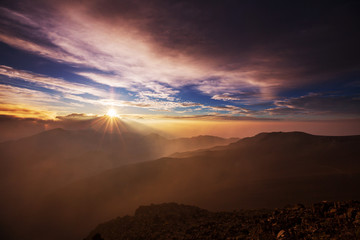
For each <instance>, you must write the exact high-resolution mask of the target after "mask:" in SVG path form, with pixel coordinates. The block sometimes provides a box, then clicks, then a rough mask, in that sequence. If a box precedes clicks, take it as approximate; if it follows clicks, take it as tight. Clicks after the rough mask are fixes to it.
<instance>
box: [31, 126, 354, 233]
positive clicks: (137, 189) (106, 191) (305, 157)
mask: <svg viewBox="0 0 360 240" xmlns="http://www.w3.org/2000/svg"><path fill="white" fill-rule="evenodd" d="M359 146H360V136H345V137H328V136H314V135H309V134H305V133H301V132H290V133H281V132H278V133H262V134H258V135H256V136H254V137H251V138H245V139H242V140H239V141H238V142H236V143H232V144H230V145H228V146H223V147H215V148H211V149H207V150H198V151H195V152H187V153H184V154H176V155H174V156H177V157H168V158H161V159H159V160H156V161H148V162H144V163H137V164H131V165H126V166H122V167H119V168H116V169H112V170H108V171H105V172H103V173H101V174H98V175H96V176H93V177H90V178H87V179H83V180H79V181H77V182H74V183H72V184H71V185H68V186H66V187H64V188H62V189H61V190H58V191H54V192H53V193H52V194H50V195H48V196H47V198H46V200H44V201H42V202H41V203H39V205H41V207H39V208H38V209H37V210H36V213H34V216H37V217H38V218H39V219H40V221H39V222H38V224H37V227H38V228H36V224H34V225H33V226H32V228H31V229H32V231H35V232H36V231H37V232H38V233H41V234H43V238H44V239H46V238H48V234H49V233H53V232H57V234H56V237H58V238H59V239H61V238H67V239H75V238H74V237H75V236H77V238H79V237H81V234H82V235H84V234H85V233H86V231H88V230H89V229H91V228H93V227H94V226H95V225H96V224H98V223H99V222H102V221H106V220H108V219H111V218H113V217H115V216H119V215H124V214H129V213H131V212H132V211H134V210H135V209H136V208H137V207H138V206H139V205H144V204H150V203H162V202H178V203H183V204H191V205H196V206H199V207H202V208H206V209H209V210H217V211H219V210H221V211H223V210H232V209H239V208H264V207H266V208H272V207H281V206H284V205H285V204H291V203H298V202H302V203H305V204H309V203H313V202H317V201H322V200H334V201H335V200H336V201H338V200H351V199H360V193H359V191H358V186H359V184H360V162H359V159H360V158H359V157H360V148H359ZM43 219H46V221H41V220H43ZM48 219H56V221H48ZM35 223H36V222H35ZM75 225H76V228H75V229H74V226H75ZM36 229H38V230H36ZM44 229H46V230H47V231H49V232H46V231H44ZM59 229H62V231H59Z"/></svg>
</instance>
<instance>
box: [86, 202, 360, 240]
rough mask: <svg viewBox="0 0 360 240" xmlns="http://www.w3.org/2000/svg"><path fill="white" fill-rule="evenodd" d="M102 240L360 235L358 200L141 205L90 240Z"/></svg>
mask: <svg viewBox="0 0 360 240" xmlns="http://www.w3.org/2000/svg"><path fill="white" fill-rule="evenodd" d="M101 239H102V240H120V239H129V240H130V239H131V240H135V239H139V240H140V239H154V240H155V239H228V240H237V239H261V240H267V239H269V240H270V239H360V201H349V202H320V203H316V204H314V205H312V206H307V207H305V206H303V205H302V204H297V205H295V206H289V207H286V208H283V209H275V210H241V211H234V212H217V213H214V212H209V211H207V210H203V209H200V208H198V207H193V206H186V205H179V204H176V203H164V204H160V205H150V206H141V207H139V208H138V209H137V210H136V212H135V215H134V216H125V217H119V218H116V219H114V220H111V221H109V222H107V223H103V224H101V225H99V226H98V227H97V228H96V229H95V230H94V231H92V232H91V233H90V235H89V236H88V237H87V238H86V240H101Z"/></svg>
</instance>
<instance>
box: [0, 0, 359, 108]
mask: <svg viewBox="0 0 360 240" xmlns="http://www.w3.org/2000/svg"><path fill="white" fill-rule="evenodd" d="M20 5H21V7H19V6H20ZM3 6H4V7H2V8H0V12H1V15H2V18H1V19H0V29H1V31H0V41H2V42H5V43H7V44H9V45H11V46H13V47H16V48H20V49H22V50H26V51H29V52H31V53H34V54H37V55H41V56H44V57H47V58H49V59H52V60H55V61H57V62H62V63H66V64H69V65H71V66H74V67H77V68H78V69H79V71H77V72H76V73H77V74H78V75H81V76H84V77H86V78H88V79H91V80H93V81H95V82H98V83H102V84H104V85H107V86H110V87H115V88H125V89H127V90H128V91H132V92H136V94H138V95H137V96H136V97H137V98H138V99H136V100H135V101H124V100H116V101H115V100H113V99H109V97H108V96H107V95H106V93H102V92H96V89H92V88H90V87H89V88H84V86H79V85H77V84H75V83H72V85H69V84H70V83H69V82H66V81H63V82H59V81H60V80H59V79H53V78H47V77H45V76H42V77H41V76H36V80H34V79H35V78H34V76H31V77H27V78H24V79H28V81H30V80H29V79H32V80H31V81H36V83H37V84H39V85H42V86H44V87H46V88H49V89H54V90H56V91H61V92H67V96H68V97H69V99H72V100H74V101H79V102H81V101H82V102H83V103H85V102H86V103H89V104H97V105H98V104H102V105H106V104H109V103H111V102H114V101H115V102H114V104H117V105H119V106H133V107H141V108H148V109H153V110H155V109H157V110H169V109H175V108H177V107H181V104H180V103H177V100H178V98H179V95H181V90H182V88H184V87H186V86H190V85H191V86H194V88H195V89H197V90H199V91H200V92H201V93H202V94H204V95H207V96H209V97H210V98H211V97H212V99H214V100H221V101H239V102H241V103H243V104H247V105H250V103H261V102H266V101H276V100H279V99H280V97H279V95H280V93H283V92H284V91H287V90H291V89H294V88H297V87H307V86H313V85H316V84H323V83H328V82H331V81H335V80H334V79H336V78H339V77H343V76H346V74H354V73H355V72H356V70H358V66H359V64H360V60H359V58H358V56H359V54H360V52H359V50H358V49H359V48H358V42H360V33H359V31H358V24H357V23H358V22H360V19H359V14H358V11H356V10H357V9H358V7H359V4H358V3H355V2H352V1H341V2H337V3H330V2H329V3H327V4H326V5H324V4H319V3H316V2H308V3H306V4H305V3H300V2H299V3H294V2H283V1H281V2H269V1H260V2H257V3H247V2H242V1H221V2H216V1H181V2H177V1H159V0H149V1H145V0H136V1H127V0H122V1H115V0H105V1H100V0H90V1H86V2H84V1H69V0H62V1H59V0H55V1H43V0H33V1H27V0H23V1H21V4H19V5H16V4H4V5H3ZM274 16H275V17H274ZM304 16H306V17H304ZM84 68H86V70H84ZM10 72H11V71H10ZM7 74H10V73H7ZM21 74H23V75H26V74H30V73H26V72H21ZM343 79H344V80H343V81H344V82H346V81H350V80H347V79H346V77H345V78H343ZM75 85H76V86H75ZM249 89H251V91H248V92H247V90H249ZM76 92H77V93H79V92H89V93H90V92H92V93H91V94H93V95H95V96H101V97H100V100H99V101H98V102H96V101H94V100H92V99H86V98H83V97H79V96H75V95H74V94H76ZM251 93H254V94H251ZM76 99H77V100H76ZM185 100H186V99H185ZM342 102H343V103H345V102H346V101H345V102H344V101H342ZM313 107H315V106H313ZM286 109H287V110H286ZM336 109H338V110H339V112H342V110H341V108H339V107H338V108H336ZM276 111H277V112H278V113H280V112H281V111H282V112H283V113H284V111H288V113H290V112H291V111H293V112H295V111H294V110H289V107H284V106H278V108H274V109H272V110H268V111H267V112H268V113H272V114H276ZM334 111H335V110H334ZM264 113H266V112H264Z"/></svg>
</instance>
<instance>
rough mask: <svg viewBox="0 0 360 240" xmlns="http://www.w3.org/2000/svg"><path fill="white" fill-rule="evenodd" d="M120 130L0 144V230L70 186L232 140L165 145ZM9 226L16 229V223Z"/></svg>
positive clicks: (59, 132)
mask: <svg viewBox="0 0 360 240" xmlns="http://www.w3.org/2000/svg"><path fill="white" fill-rule="evenodd" d="M125 124H126V123H122V126H124V125H125ZM132 127H133V128H135V127H138V126H137V125H136V126H135V125H134V124H132ZM120 130H121V131H105V129H103V128H97V129H96V130H95V129H89V130H77V131H71V130H64V129H61V128H57V129H52V130H49V131H44V132H42V133H39V134H36V135H34V136H31V137H26V138H22V139H19V140H15V141H8V142H4V143H0V191H1V192H2V193H3V194H2V196H1V199H0V210H2V215H3V217H2V218H1V219H0V227H1V221H5V223H4V224H5V226H6V225H9V223H10V222H11V220H10V218H11V217H12V216H17V215H22V216H23V217H24V218H26V216H27V215H28V214H30V213H29V211H35V212H36V211H37V209H38V208H39V207H41V206H40V205H41V203H40V201H39V199H42V198H44V197H45V196H46V195H48V194H49V193H51V192H54V191H56V190H57V189H58V188H60V187H62V186H65V185H66V184H70V183H71V182H73V181H76V180H79V179H82V178H87V177H90V176H92V175H96V174H99V173H101V172H103V171H105V170H108V169H113V168H116V167H119V166H122V165H125V164H130V163H135V162H139V161H148V160H152V159H156V158H159V157H163V156H167V155H169V154H172V153H175V152H181V151H186V150H188V149H199V148H208V147H212V146H216V145H226V144H229V143H231V142H234V141H236V140H237V139H223V138H218V137H212V136H199V137H192V138H180V139H167V138H164V137H162V136H160V135H158V134H146V133H145V132H146V131H143V130H141V129H140V131H138V129H131V127H129V126H127V127H126V128H125V127H123V128H120ZM142 133H144V134H142ZM14 208H16V211H18V212H19V213H15V212H14V210H13V209H14ZM31 214H36V213H31ZM31 214H30V215H31ZM29 220H30V219H29ZM13 221H15V224H17V223H16V222H17V221H18V220H17V218H14V219H13ZM10 225H11V224H10ZM0 230H1V229H0Z"/></svg>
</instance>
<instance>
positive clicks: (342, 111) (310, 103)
mask: <svg viewBox="0 0 360 240" xmlns="http://www.w3.org/2000/svg"><path fill="white" fill-rule="evenodd" d="M276 105H277V107H276V108H271V109H268V110H267V112H269V113H270V114H272V115H294V114H295V115H307V114H310V115H324V116H339V115H340V116H341V115H344V116H348V117H351V116H352V117H354V116H355V117H356V116H359V115H360V108H359V106H360V97H359V95H350V96H343V95H332V94H325V93H310V94H308V95H305V96H301V97H297V98H289V99H285V100H282V101H277V102H276Z"/></svg>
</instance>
